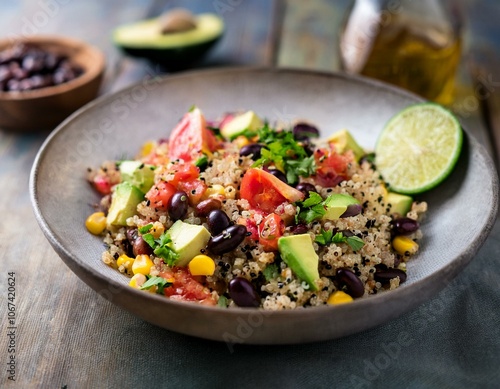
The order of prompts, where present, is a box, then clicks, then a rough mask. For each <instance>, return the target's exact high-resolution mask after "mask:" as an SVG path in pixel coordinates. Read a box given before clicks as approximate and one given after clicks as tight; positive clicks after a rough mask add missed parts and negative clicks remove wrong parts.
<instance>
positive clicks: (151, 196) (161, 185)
mask: <svg viewBox="0 0 500 389" xmlns="http://www.w3.org/2000/svg"><path fill="white" fill-rule="evenodd" d="M175 192H177V189H176V188H175V186H173V185H172V184H170V183H168V182H165V181H160V182H158V183H157V184H155V185H153V186H152V187H151V189H150V190H149V191H148V193H146V198H147V199H148V200H149V205H150V207H152V208H157V209H160V210H162V211H166V210H168V202H169V200H170V198H171V197H172V196H173V195H174V193H175Z"/></svg>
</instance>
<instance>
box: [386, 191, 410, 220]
mask: <svg viewBox="0 0 500 389" xmlns="http://www.w3.org/2000/svg"><path fill="white" fill-rule="evenodd" d="M385 201H386V203H388V204H391V213H392V214H394V213H398V214H400V215H401V216H406V214H407V213H408V212H410V210H411V205H412V204H413V198H411V197H410V196H406V195H402V194H399V193H394V192H388V193H387V197H386V199H385Z"/></svg>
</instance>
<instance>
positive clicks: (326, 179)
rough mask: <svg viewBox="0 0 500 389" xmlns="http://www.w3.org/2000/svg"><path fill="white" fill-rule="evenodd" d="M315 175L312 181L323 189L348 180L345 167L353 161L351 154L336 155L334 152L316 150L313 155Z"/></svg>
mask: <svg viewBox="0 0 500 389" xmlns="http://www.w3.org/2000/svg"><path fill="white" fill-rule="evenodd" d="M314 159H315V160H316V166H317V169H316V175H314V176H313V179H314V180H315V181H316V183H318V184H319V185H321V186H323V187H335V186H337V185H338V184H340V183H341V182H342V181H344V180H346V179H347V178H348V175H347V167H348V165H349V163H351V162H353V161H354V157H353V155H352V152H351V153H349V152H347V153H345V154H342V155H341V154H337V153H335V151H333V150H332V151H328V150H325V149H318V150H316V151H315V153H314Z"/></svg>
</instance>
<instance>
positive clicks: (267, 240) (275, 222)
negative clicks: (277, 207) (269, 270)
mask: <svg viewBox="0 0 500 389" xmlns="http://www.w3.org/2000/svg"><path fill="white" fill-rule="evenodd" d="M284 231H285V223H284V222H283V220H281V218H280V217H279V216H278V215H277V214H275V213H271V214H269V215H267V216H266V218H265V219H264V221H263V222H262V223H260V224H259V243H260V244H261V245H262V246H264V250H265V251H277V250H278V239H279V238H280V237H281V236H283V232H284Z"/></svg>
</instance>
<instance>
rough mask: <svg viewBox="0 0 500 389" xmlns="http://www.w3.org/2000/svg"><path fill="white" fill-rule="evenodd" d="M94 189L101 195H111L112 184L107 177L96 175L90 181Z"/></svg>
mask: <svg viewBox="0 0 500 389" xmlns="http://www.w3.org/2000/svg"><path fill="white" fill-rule="evenodd" d="M92 183H93V185H94V188H95V189H96V190H97V191H98V192H99V193H100V194H103V195H107V194H110V193H111V187H112V186H113V184H112V183H111V182H110V180H109V177H108V176H101V175H99V174H98V175H96V176H95V177H94V179H93V181H92Z"/></svg>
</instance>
